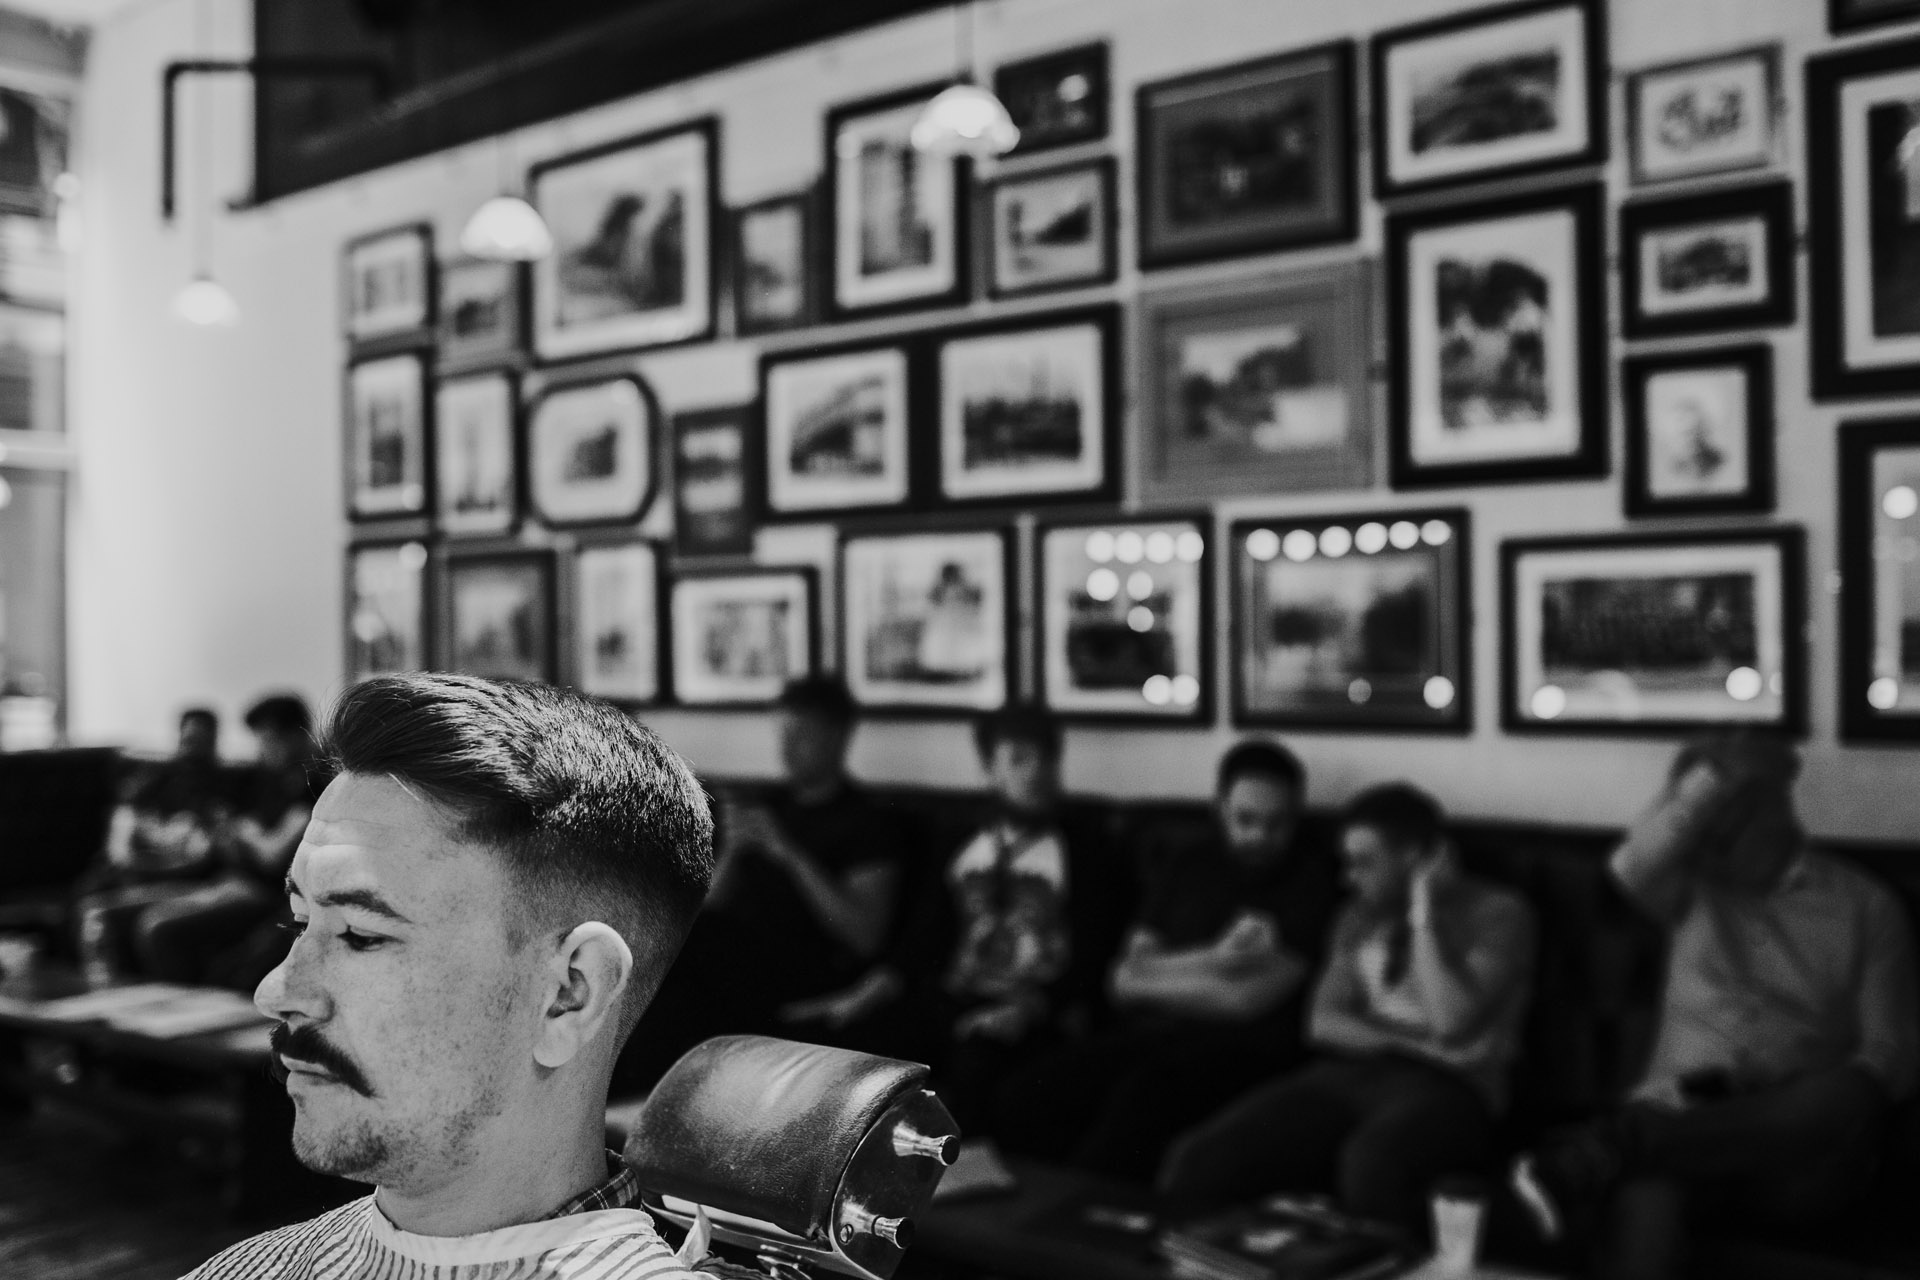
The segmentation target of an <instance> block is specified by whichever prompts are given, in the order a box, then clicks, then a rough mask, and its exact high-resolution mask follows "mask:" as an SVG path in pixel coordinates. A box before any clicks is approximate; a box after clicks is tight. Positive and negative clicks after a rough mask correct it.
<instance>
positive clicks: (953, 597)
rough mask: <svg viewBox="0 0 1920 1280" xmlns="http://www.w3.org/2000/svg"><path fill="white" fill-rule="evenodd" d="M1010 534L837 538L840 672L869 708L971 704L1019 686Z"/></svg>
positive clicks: (997, 700)
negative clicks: (1015, 667)
mask: <svg viewBox="0 0 1920 1280" xmlns="http://www.w3.org/2000/svg"><path fill="white" fill-rule="evenodd" d="M1014 581H1015V572H1014V566H1013V542H1012V539H1011V538H1010V537H1009V536H1008V533H1007V532H1006V531H1005V530H1003V529H965V530H954V531H932V530H929V531H922V532H917V533H898V534H859V535H854V536H850V537H847V538H844V539H843V540H842V541H841V544H840V644H841V662H840V671H841V674H842V675H843V676H844V677H845V679H846V682H847V687H848V688H849V689H850V690H852V691H853V696H854V697H855V698H856V699H858V700H859V702H860V704H861V705H862V706H863V707H865V708H867V709H868V710H869V711H879V712H885V711H929V712H950V713H962V714H964V713H971V712H975V711H987V710H992V709H993V708H995V707H998V706H1000V705H1002V704H1003V703H1005V702H1006V701H1007V699H1008V698H1009V697H1010V696H1011V694H1012V689H1013V660H1014V635H1015V626H1016V614H1015V609H1014V605H1013V600H1012V588H1013V583H1014Z"/></svg>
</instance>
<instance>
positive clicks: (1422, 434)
mask: <svg viewBox="0 0 1920 1280" xmlns="http://www.w3.org/2000/svg"><path fill="white" fill-rule="evenodd" d="M1601 209H1602V197H1601V193H1600V188H1599V187H1598V186H1597V185H1591V184H1583V185H1581V186H1576V187H1570V188H1563V189H1560V190H1552V191H1544V192H1537V193H1532V194H1528V195H1520V196H1510V197H1503V198H1501V199H1496V200H1490V201H1481V202H1477V203H1473V204H1467V205H1449V206H1446V207H1443V208H1438V209H1431V210H1425V211H1422V212H1419V213H1400V214H1391V215H1389V216H1388V218H1387V231H1386V234H1387V305H1388V316H1389V322H1388V323H1389V328H1388V334H1387V376H1388V392H1389V396H1388V403H1389V405H1390V406H1391V408H1390V412H1391V414H1392V418H1391V421H1390V424H1389V430H1388V437H1389V444H1390V449H1389V466H1390V477H1391V479H1392V482H1393V486H1394V487H1395V488H1396V489H1399V488H1412V487H1416V486H1421V485H1459V484H1484V483H1490V482H1497V481H1515V480H1543V479H1570V478H1575V477H1582V476H1600V475H1605V474H1606V471H1607V402H1608V391H1607V384H1606V355H1605V353H1606V294H1605V285H1604V283H1603V281H1602V277H1601V228H1600V218H1601Z"/></svg>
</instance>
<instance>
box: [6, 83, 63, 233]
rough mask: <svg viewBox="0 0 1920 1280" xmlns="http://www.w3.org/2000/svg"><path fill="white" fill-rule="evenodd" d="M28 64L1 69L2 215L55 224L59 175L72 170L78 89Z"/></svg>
mask: <svg viewBox="0 0 1920 1280" xmlns="http://www.w3.org/2000/svg"><path fill="white" fill-rule="evenodd" d="M22 52H23V53H24V50H23V51H22ZM25 61H26V59H25V58H24V57H23V58H22V59H20V60H18V61H16V62H14V63H12V64H11V65H9V66H7V67H5V68H0V124H3V125H4V127H3V128H0V214H20V215H23V216H25V217H28V218H44V219H48V220H51V219H52V218H53V217H54V216H55V214H56V213H57V212H58V204H59V193H58V191H57V190H56V187H57V185H58V183H59V181H60V175H62V174H64V173H68V172H70V171H71V169H72V162H71V160H70V159H69V147H70V145H71V142H72V134H73V98H72V94H73V92H74V90H75V89H77V88H78V86H77V85H71V86H70V85H66V84H63V83H62V82H61V80H60V79H59V78H58V77H56V76H54V75H50V74H49V75H41V74H36V73H34V72H32V71H29V70H26V69H25V66H24V65H23V64H24V63H25Z"/></svg>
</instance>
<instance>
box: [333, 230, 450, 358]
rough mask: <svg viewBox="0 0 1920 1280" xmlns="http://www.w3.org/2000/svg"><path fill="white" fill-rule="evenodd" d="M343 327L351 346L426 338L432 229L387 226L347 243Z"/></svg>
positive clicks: (429, 314)
mask: <svg viewBox="0 0 1920 1280" xmlns="http://www.w3.org/2000/svg"><path fill="white" fill-rule="evenodd" d="M343 271H344V274H345V276H346V283H345V288H346V293H347V305H346V315H345V322H346V329H347V337H348V338H349V339H351V340H352V341H354V342H372V341H375V340H378V339H395V340H399V339H411V338H415V337H428V336H430V326H431V325H432V324H433V228H432V227H430V226H428V225H427V224H426V223H424V222H421V223H415V224H412V225H410V226H404V227H393V228H390V229H388V230H386V231H376V232H374V233H373V234H372V235H365V236H361V237H359V238H358V239H355V240H351V241H349V242H348V243H347V249H346V254H345V255H344V263H343Z"/></svg>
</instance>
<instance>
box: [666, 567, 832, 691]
mask: <svg viewBox="0 0 1920 1280" xmlns="http://www.w3.org/2000/svg"><path fill="white" fill-rule="evenodd" d="M748 578H770V579H771V578H783V579H791V580H793V583H794V584H797V585H798V586H799V588H800V592H799V598H800V599H802V600H804V601H805V607H806V613H807V616H806V620H805V626H804V628H803V630H804V632H805V636H806V646H807V661H806V663H805V664H804V666H803V667H802V668H801V669H800V670H798V671H790V672H788V673H786V674H783V675H779V676H776V677H772V678H768V679H765V680H763V681H761V682H760V683H761V684H762V685H763V686H764V688H763V691H762V692H761V693H760V694H758V695H755V694H751V693H742V694H740V695H738V696H724V695H723V696H707V695H706V694H705V693H696V689H697V688H698V687H699V683H700V682H699V680H698V679H697V678H696V673H695V670H694V668H693V666H692V664H690V663H688V662H686V661H684V660H683V658H682V655H681V648H682V645H683V642H684V641H685V639H686V637H685V636H684V635H683V633H682V630H681V628H682V627H683V626H684V625H688V624H689V623H690V622H691V619H690V617H689V611H688V609H687V608H686V607H685V604H684V602H683V601H682V600H681V598H680V594H679V591H680V588H681V587H683V586H685V585H688V584H698V583H704V582H729V581H739V580H743V579H748ZM667 591H668V598H669V601H670V604H669V605H668V608H667V610H666V616H667V626H668V643H667V654H666V660H667V663H668V665H669V669H670V670H671V672H672V677H673V699H674V703H675V705H676V706H682V707H699V708H703V709H705V708H712V709H716V710H718V709H748V708H757V707H771V706H774V705H775V704H776V703H777V702H778V700H779V696H780V690H781V687H783V686H784V685H785V684H786V682H787V681H789V680H794V679H799V678H801V677H803V676H810V675H813V674H815V673H816V672H818V671H821V670H822V669H823V664H822V662H821V657H822V654H821V652H820V631H821V628H820V584H819V574H818V573H817V572H816V571H815V570H814V568H813V567H812V566H810V565H767V566H758V565H753V566H748V565H736V566H731V567H725V568H700V569H685V570H676V571H675V572H674V573H673V574H672V575H670V577H669V580H668V583H667Z"/></svg>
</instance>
